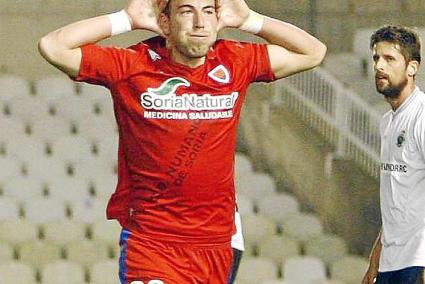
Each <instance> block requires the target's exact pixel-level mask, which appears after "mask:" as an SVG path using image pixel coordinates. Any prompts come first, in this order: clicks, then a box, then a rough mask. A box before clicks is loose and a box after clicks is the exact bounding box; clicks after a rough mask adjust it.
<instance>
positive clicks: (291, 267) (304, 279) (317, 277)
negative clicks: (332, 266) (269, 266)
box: [282, 256, 327, 284]
mask: <svg viewBox="0 0 425 284" xmlns="http://www.w3.org/2000/svg"><path fill="white" fill-rule="evenodd" d="M282 274H283V279H285V280H289V281H293V282H295V283H298V284H309V283H316V282H318V281H323V280H326V279H327V277H326V267H325V264H324V263H323V262H322V261H321V260H320V259H319V258H317V257H314V256H293V257H290V258H289V259H288V260H286V262H285V263H284V264H283V265H282Z"/></svg>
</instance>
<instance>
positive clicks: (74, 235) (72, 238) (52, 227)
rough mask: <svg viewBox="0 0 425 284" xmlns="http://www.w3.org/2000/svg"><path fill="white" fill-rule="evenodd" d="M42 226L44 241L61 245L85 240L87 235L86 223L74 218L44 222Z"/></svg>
mask: <svg viewBox="0 0 425 284" xmlns="http://www.w3.org/2000/svg"><path fill="white" fill-rule="evenodd" d="M42 228H43V232H44V239H45V240H46V241H48V242H51V243H54V244H57V245H61V246H64V245H65V244H68V243H71V242H77V241H82V240H85V239H86V235H87V227H86V224H85V223H83V222H78V221H75V220H63V221H56V222H50V223H45V224H43V226H42Z"/></svg>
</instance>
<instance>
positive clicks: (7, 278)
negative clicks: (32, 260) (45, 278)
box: [0, 261, 36, 284]
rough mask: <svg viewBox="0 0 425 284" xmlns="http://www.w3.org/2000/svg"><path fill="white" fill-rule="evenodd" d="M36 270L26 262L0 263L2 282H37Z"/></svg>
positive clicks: (4, 283) (0, 279) (3, 283)
mask: <svg viewBox="0 0 425 284" xmlns="http://www.w3.org/2000/svg"><path fill="white" fill-rule="evenodd" d="M35 280H36V279H35V271H34V270H33V269H32V268H31V267H30V266H29V265H26V264H23V263H20V262H18V261H10V262H6V263H3V264H0V284H11V283H13V284H35V283H36V281H35Z"/></svg>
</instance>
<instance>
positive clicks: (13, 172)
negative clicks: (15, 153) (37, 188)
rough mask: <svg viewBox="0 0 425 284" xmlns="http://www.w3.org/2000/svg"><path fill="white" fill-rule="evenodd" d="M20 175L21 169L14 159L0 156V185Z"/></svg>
mask: <svg viewBox="0 0 425 284" xmlns="http://www.w3.org/2000/svg"><path fill="white" fill-rule="evenodd" d="M21 175H22V167H21V165H20V163H19V162H18V161H16V159H13V158H9V157H2V156H0V185H3V184H5V183H6V182H8V181H9V180H10V179H12V178H15V177H19V176H21Z"/></svg>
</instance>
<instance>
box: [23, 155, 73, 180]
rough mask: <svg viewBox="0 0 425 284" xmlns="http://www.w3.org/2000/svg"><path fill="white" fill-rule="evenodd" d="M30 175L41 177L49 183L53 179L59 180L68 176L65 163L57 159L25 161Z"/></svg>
mask: <svg viewBox="0 0 425 284" xmlns="http://www.w3.org/2000/svg"><path fill="white" fill-rule="evenodd" d="M24 163H25V166H26V168H27V171H28V175H30V176H35V177H39V178H40V179H42V180H43V181H46V182H47V183H48V181H49V180H51V179H52V178H54V179H57V178H60V177H66V176H67V175H68V171H67V167H66V164H65V162H64V161H62V160H60V159H59V158H55V157H46V158H44V159H41V160H38V161H37V160H31V159H30V160H28V161H24Z"/></svg>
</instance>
